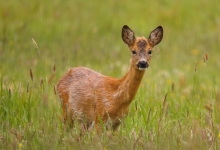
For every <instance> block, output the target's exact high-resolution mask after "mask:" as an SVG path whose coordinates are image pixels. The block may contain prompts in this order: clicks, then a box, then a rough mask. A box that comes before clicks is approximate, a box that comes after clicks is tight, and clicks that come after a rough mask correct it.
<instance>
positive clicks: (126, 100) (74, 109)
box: [57, 25, 163, 130]
mask: <svg viewBox="0 0 220 150" xmlns="http://www.w3.org/2000/svg"><path fill="white" fill-rule="evenodd" d="M162 38H163V28H162V26H158V27H157V28H156V29H154V30H153V31H152V32H151V33H150V35H149V37H148V38H145V37H135V34H134V32H133V31H132V30H131V29H130V28H129V27H128V26H127V25H124V26H123V28H122V39H123V41H124V42H125V43H126V44H127V45H128V47H129V49H130V51H131V53H132V56H131V60H130V67H129V70H128V72H127V74H126V75H125V76H124V77H123V78H121V79H116V78H112V77H107V76H104V75H102V74H100V73H98V72H95V71H93V70H91V69H88V68H85V67H76V68H72V69H70V70H69V71H68V72H67V73H66V74H65V75H64V76H63V77H62V78H61V79H60V80H59V81H58V84H57V91H58V94H59V97H60V99H61V101H62V107H63V117H64V123H65V122H67V123H70V124H71V123H73V121H74V120H79V121H84V119H85V120H86V125H87V128H88V127H90V126H92V125H93V124H95V126H96V130H98V129H99V124H100V120H101V121H102V122H103V123H104V124H105V125H107V121H108V120H110V121H111V123H112V124H111V125H112V128H113V130H115V129H117V127H118V125H119V124H120V122H121V119H122V118H124V117H125V116H126V115H127V113H128V109H129V105H130V103H131V102H132V100H133V99H134V96H135V94H136V92H137V90H138V87H139V85H140V83H141V80H142V77H143V75H144V72H145V70H146V68H148V66H149V64H150V60H151V55H152V50H153V47H154V46H155V45H157V44H158V43H160V42H161V40H162Z"/></svg>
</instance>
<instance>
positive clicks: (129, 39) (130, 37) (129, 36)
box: [121, 25, 135, 46]
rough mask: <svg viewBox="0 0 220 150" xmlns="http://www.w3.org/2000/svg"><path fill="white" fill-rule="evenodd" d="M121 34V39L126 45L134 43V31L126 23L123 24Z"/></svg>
mask: <svg viewBox="0 0 220 150" xmlns="http://www.w3.org/2000/svg"><path fill="white" fill-rule="evenodd" d="M121 36H122V39H123V41H124V42H125V43H126V44H128V46H131V45H132V44H134V41H135V35H134V32H133V31H132V30H131V29H130V28H129V27H128V26H127V25H124V26H123V28H122V35H121Z"/></svg>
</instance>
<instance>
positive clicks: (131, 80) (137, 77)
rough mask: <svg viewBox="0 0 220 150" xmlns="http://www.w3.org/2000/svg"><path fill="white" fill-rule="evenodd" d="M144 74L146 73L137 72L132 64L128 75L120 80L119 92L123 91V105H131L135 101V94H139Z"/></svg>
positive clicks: (121, 99)
mask: <svg viewBox="0 0 220 150" xmlns="http://www.w3.org/2000/svg"><path fill="white" fill-rule="evenodd" d="M144 73H145V71H140V70H137V69H136V68H134V67H133V66H132V64H130V68H129V70H128V72H127V74H126V75H125V76H124V77H123V78H122V79H120V82H121V84H120V86H119V89H118V90H120V89H123V90H121V93H122V94H121V98H120V102H121V103H124V104H130V103H131V101H132V100H133V99H134V96H135V94H136V93H137V90H138V88H139V85H140V83H141V80H142V78H143V76H144Z"/></svg>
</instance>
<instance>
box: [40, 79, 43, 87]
mask: <svg viewBox="0 0 220 150" xmlns="http://www.w3.org/2000/svg"><path fill="white" fill-rule="evenodd" d="M43 86H44V79H40V88H41V89H42V88H43Z"/></svg>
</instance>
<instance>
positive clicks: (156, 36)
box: [148, 26, 163, 46]
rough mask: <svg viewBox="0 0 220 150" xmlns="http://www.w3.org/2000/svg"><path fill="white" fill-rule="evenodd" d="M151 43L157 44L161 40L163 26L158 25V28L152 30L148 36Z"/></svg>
mask: <svg viewBox="0 0 220 150" xmlns="http://www.w3.org/2000/svg"><path fill="white" fill-rule="evenodd" d="M148 39H149V41H150V44H151V45H153V46H155V45H157V44H159V43H160V42H161V40H162V39H163V27H162V26H158V27H157V28H156V29H154V30H153V31H151V33H150V35H149V37H148Z"/></svg>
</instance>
